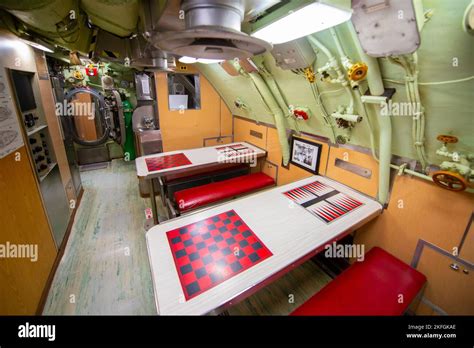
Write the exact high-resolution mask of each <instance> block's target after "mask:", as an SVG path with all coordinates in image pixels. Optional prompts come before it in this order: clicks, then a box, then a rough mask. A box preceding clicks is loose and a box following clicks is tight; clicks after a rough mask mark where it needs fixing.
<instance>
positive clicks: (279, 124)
mask: <svg viewBox="0 0 474 348" xmlns="http://www.w3.org/2000/svg"><path fill="white" fill-rule="evenodd" d="M248 76H249V77H250V78H251V79H252V81H253V83H254V84H255V87H256V88H257V90H258V91H259V93H260V95H261V96H262V98H263V100H264V101H265V103H266V104H267V106H268V108H269V109H270V111H271V112H272V114H273V117H274V119H275V126H276V129H277V132H278V139H279V140H280V147H281V155H282V158H283V165H285V166H286V165H287V164H288V162H289V160H290V148H289V145H288V138H287V135H286V123H285V114H284V112H283V110H282V109H281V108H280V106H279V105H278V102H277V101H276V100H275V97H274V96H273V94H272V92H271V91H270V90H269V88H268V86H267V84H266V83H265V81H264V80H263V78H262V76H260V74H259V73H258V72H252V73H249V74H248Z"/></svg>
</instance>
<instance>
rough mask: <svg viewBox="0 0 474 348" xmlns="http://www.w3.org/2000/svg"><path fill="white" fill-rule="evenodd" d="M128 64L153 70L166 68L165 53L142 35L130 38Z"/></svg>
mask: <svg viewBox="0 0 474 348" xmlns="http://www.w3.org/2000/svg"><path fill="white" fill-rule="evenodd" d="M130 49H131V53H132V54H131V59H130V65H131V66H132V67H137V68H151V69H154V70H168V58H167V56H166V53H165V52H163V51H162V50H160V49H158V48H156V47H154V46H153V45H152V44H151V43H150V42H148V41H146V40H145V39H144V38H143V37H142V36H135V37H134V38H132V39H130Z"/></svg>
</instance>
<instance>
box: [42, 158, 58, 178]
mask: <svg viewBox="0 0 474 348" xmlns="http://www.w3.org/2000/svg"><path fill="white" fill-rule="evenodd" d="M57 165H58V164H57V163H56V162H53V163H51V164H50V165H48V169H47V170H46V171H44V173H43V174H39V175H38V177H39V181H40V182H41V181H43V180H44V179H45V178H46V177H47V176H48V174H49V173H51V171H52V170H53V169H54V167H56V166H57Z"/></svg>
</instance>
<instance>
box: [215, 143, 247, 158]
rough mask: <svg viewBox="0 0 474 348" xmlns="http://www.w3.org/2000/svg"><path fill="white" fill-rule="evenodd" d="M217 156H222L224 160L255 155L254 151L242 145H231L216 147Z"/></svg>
mask: <svg viewBox="0 0 474 348" xmlns="http://www.w3.org/2000/svg"><path fill="white" fill-rule="evenodd" d="M216 150H217V152H218V153H219V155H222V156H224V157H226V158H232V157H236V156H242V155H251V154H254V153H255V150H253V149H251V148H250V147H248V146H246V145H243V144H232V145H226V146H220V147H216Z"/></svg>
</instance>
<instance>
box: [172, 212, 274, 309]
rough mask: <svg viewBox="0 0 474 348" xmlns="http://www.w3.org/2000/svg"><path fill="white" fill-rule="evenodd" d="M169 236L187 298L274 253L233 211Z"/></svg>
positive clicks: (183, 228) (186, 227)
mask: <svg viewBox="0 0 474 348" xmlns="http://www.w3.org/2000/svg"><path fill="white" fill-rule="evenodd" d="M166 236H167V238H168V242H169V245H170V249H171V252H172V254H173V258H174V262H175V265H176V270H177V272H178V277H179V280H180V282H181V287H182V289H183V292H184V296H185V298H186V301H187V300H189V299H192V298H193V297H195V296H198V295H200V294H202V293H203V292H205V291H207V290H209V289H211V288H213V287H215V286H216V285H218V284H220V283H222V282H224V281H226V280H228V279H230V278H232V277H234V276H235V275H237V274H239V273H241V272H244V271H245V270H247V269H249V268H250V267H252V266H255V265H256V264H258V263H259V262H261V261H263V260H265V259H266V258H268V257H270V256H272V255H273V254H272V252H271V251H270V250H269V249H268V248H267V247H266V246H265V244H263V242H262V241H261V240H260V239H259V238H258V237H257V236H256V235H255V233H254V232H253V231H252V230H251V229H250V228H249V227H248V226H247V224H246V223H245V222H244V221H243V220H242V218H241V217H240V216H239V215H238V214H237V213H236V212H235V211H234V210H229V211H227V212H224V213H221V214H218V215H215V216H212V217H210V218H208V219H205V220H201V221H198V222H195V223H192V224H190V225H187V226H183V227H180V228H177V229H174V230H172V231H168V232H166Z"/></svg>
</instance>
